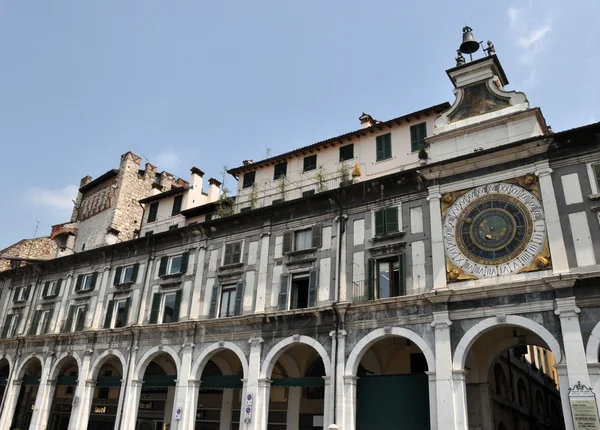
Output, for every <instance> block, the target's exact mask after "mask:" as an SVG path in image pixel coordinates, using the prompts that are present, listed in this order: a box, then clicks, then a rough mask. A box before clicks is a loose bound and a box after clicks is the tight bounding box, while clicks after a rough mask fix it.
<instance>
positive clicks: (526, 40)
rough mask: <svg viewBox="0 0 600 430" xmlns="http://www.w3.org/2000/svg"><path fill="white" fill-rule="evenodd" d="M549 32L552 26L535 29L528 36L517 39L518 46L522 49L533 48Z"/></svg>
mask: <svg viewBox="0 0 600 430" xmlns="http://www.w3.org/2000/svg"><path fill="white" fill-rule="evenodd" d="M550 30H552V26H551V25H550V24H547V25H544V26H542V27H540V28H537V29H535V30H533V31H531V32H530V33H529V35H528V36H526V37H519V45H520V46H521V48H523V49H529V48H534V45H535V44H537V43H538V42H540V41H542V40H543V39H544V37H545V36H546V34H548V33H549V32H550Z"/></svg>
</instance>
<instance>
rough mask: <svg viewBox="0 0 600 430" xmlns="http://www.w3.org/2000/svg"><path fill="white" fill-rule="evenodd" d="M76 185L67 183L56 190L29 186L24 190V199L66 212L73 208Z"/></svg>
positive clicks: (37, 204)
mask: <svg viewBox="0 0 600 430" xmlns="http://www.w3.org/2000/svg"><path fill="white" fill-rule="evenodd" d="M77 190H78V187H77V186H76V185H67V186H66V187H64V188H61V189H58V190H51V189H47V188H41V187H31V188H28V189H27V191H26V192H25V199H26V200H27V201H28V202H29V203H32V204H34V205H36V206H42V207H47V208H52V209H55V210H58V211H60V212H64V213H65V214H68V213H70V212H71V210H72V209H73V200H74V199H75V198H76V197H77Z"/></svg>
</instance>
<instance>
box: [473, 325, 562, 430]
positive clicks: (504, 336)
mask: <svg viewBox="0 0 600 430" xmlns="http://www.w3.org/2000/svg"><path fill="white" fill-rule="evenodd" d="M553 346H554V345H553ZM558 353H559V354H560V351H559V352H558ZM554 364H555V357H554V355H553V353H552V351H551V349H550V346H549V345H548V344H547V343H546V342H545V341H544V340H543V339H542V338H541V337H540V335H539V334H538V333H534V332H533V331H532V330H530V329H528V328H525V327H523V326H517V325H510V324H505V325H499V326H495V327H493V328H491V329H489V330H487V331H485V332H483V333H482V334H481V335H479V336H478V337H477V338H476V340H475V341H474V342H473V343H472V344H471V346H470V347H469V348H468V349H467V351H466V355H465V364H464V369H465V370H466V375H465V381H466V393H467V417H468V423H469V428H481V429H484V430H488V429H489V430H497V429H498V430H499V429H502V428H503V429H507V428H511V429H518V430H538V429H545V430H564V429H565V422H564V418H563V412H562V406H561V395H560V386H559V381H558V375H557V372H556V369H555V368H554Z"/></svg>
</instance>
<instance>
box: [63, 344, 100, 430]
mask: <svg viewBox="0 0 600 430" xmlns="http://www.w3.org/2000/svg"><path fill="white" fill-rule="evenodd" d="M92 352H93V351H92V350H91V349H88V350H86V351H85V354H84V357H83V363H82V364H81V369H79V372H78V375H79V376H78V377H77V388H75V397H76V398H79V401H78V402H77V406H75V405H73V409H72V410H71V418H70V419H69V427H68V428H69V430H87V426H88V421H89V420H90V410H91V407H92V399H93V397H94V389H95V388H96V381H94V380H90V379H88V378H89V376H90V375H89V373H90V365H91V355H92Z"/></svg>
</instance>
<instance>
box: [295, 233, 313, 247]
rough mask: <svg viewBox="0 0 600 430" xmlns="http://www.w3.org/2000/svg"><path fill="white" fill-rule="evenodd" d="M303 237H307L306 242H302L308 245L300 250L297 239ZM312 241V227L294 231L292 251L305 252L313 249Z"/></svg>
mask: <svg viewBox="0 0 600 430" xmlns="http://www.w3.org/2000/svg"><path fill="white" fill-rule="evenodd" d="M304 235H306V237H308V240H306V239H304V240H303V241H304V242H308V245H307V246H304V247H302V248H300V247H299V246H298V244H299V239H300V238H301V236H304ZM312 239H313V231H312V227H309V228H303V229H301V230H294V244H293V249H294V251H306V250H307V249H313V240H312Z"/></svg>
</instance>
